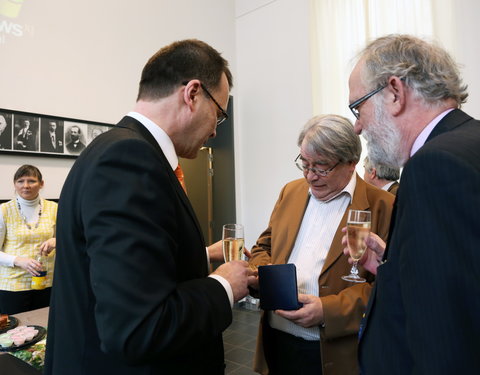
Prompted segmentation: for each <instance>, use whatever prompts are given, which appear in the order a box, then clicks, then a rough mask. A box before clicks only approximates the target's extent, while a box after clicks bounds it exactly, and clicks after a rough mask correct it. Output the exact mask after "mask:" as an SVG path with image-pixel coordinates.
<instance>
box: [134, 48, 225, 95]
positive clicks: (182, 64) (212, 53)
mask: <svg viewBox="0 0 480 375" xmlns="http://www.w3.org/2000/svg"><path fill="white" fill-rule="evenodd" d="M222 73H225V75H226V76H227V80H228V85H229V87H230V88H232V86H233V80H232V73H231V72H230V70H229V68H228V62H227V60H225V59H224V58H223V57H222V56H221V55H220V53H219V52H218V51H217V50H216V49H214V48H213V47H211V46H209V45H208V44H207V43H205V42H202V41H200V40H196V39H187V40H181V41H177V42H174V43H172V44H170V45H168V46H166V47H163V48H162V49H160V50H159V51H158V52H157V53H156V54H155V55H153V56H152V57H151V58H150V59H149V60H148V62H147V64H146V65H145V67H144V68H143V71H142V77H141V79H140V86H139V90H138V96H137V101H138V100H141V99H143V100H156V99H160V98H164V97H167V96H169V95H170V94H171V93H172V92H173V90H174V89H175V88H176V87H177V86H180V85H182V83H183V82H185V81H189V80H192V79H199V80H200V81H201V82H202V83H203V84H204V85H205V86H206V87H208V88H212V89H214V88H216V87H217V86H218V85H219V84H220V79H221V77H222Z"/></svg>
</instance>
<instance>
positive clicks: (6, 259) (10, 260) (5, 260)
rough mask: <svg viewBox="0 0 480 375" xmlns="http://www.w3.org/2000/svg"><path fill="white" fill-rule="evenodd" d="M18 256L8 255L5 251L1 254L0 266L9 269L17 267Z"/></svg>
mask: <svg viewBox="0 0 480 375" xmlns="http://www.w3.org/2000/svg"><path fill="white" fill-rule="evenodd" d="M16 257H17V256H16V255H12V254H6V253H4V252H3V251H2V252H0V265H1V266H7V267H15V263H14V261H15V258H16Z"/></svg>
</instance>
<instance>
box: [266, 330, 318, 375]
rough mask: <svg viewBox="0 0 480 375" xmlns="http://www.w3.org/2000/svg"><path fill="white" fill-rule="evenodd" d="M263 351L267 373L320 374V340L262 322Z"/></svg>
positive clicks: (287, 374) (283, 374)
mask: <svg viewBox="0 0 480 375" xmlns="http://www.w3.org/2000/svg"><path fill="white" fill-rule="evenodd" d="M263 335H264V352H265V359H266V360H267V364H268V369H269V375H292V374H299V375H321V374H322V360H321V358H320V341H307V340H304V339H302V338H299V337H296V336H293V335H290V334H288V333H285V332H282V331H279V330H276V329H274V328H271V327H270V326H269V325H268V323H266V324H264V330H263Z"/></svg>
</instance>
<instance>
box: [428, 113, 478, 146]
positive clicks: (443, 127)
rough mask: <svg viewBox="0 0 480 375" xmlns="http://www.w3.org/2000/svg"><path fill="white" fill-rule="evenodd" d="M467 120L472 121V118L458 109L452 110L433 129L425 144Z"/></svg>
mask: <svg viewBox="0 0 480 375" xmlns="http://www.w3.org/2000/svg"><path fill="white" fill-rule="evenodd" d="M469 120H472V117H470V116H469V115H467V114H466V113H465V112H463V111H461V110H459V109H454V110H453V111H451V112H449V113H447V115H446V116H445V117H444V118H442V119H441V120H440V122H439V123H438V124H437V126H435V128H433V130H432V132H431V133H430V135H429V136H428V138H427V141H426V142H428V141H430V140H432V139H433V138H435V137H436V136H437V135H440V134H442V133H445V132H448V131H450V130H453V129H455V128H456V127H458V126H460V125H462V124H463V123H464V122H467V121H469Z"/></svg>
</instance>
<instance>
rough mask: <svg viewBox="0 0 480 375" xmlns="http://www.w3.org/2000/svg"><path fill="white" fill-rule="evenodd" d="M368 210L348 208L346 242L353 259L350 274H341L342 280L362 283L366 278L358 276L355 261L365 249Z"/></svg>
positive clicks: (368, 229) (368, 224)
mask: <svg viewBox="0 0 480 375" xmlns="http://www.w3.org/2000/svg"><path fill="white" fill-rule="evenodd" d="M371 217H372V216H371V213H370V211H360V210H350V211H349V212H348V219H347V244H348V250H349V252H350V256H351V257H352V259H353V265H352V269H351V270H350V275H348V276H342V279H343V280H346V281H351V282H354V283H363V282H365V281H366V280H365V279H364V278H362V277H360V276H358V268H357V263H358V261H359V260H360V258H361V257H362V255H363V253H365V250H366V249H367V243H366V241H367V238H368V235H369V234H370V227H371V221H372V219H371Z"/></svg>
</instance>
